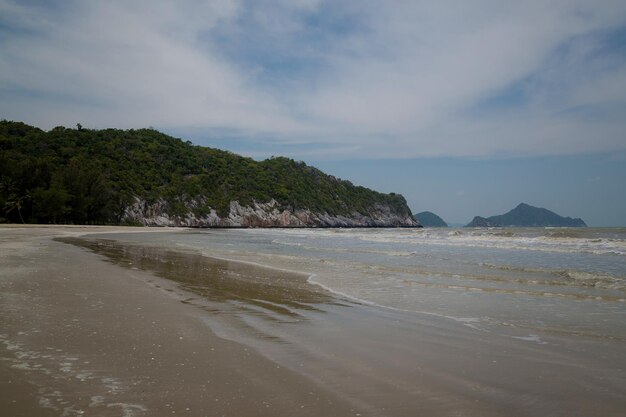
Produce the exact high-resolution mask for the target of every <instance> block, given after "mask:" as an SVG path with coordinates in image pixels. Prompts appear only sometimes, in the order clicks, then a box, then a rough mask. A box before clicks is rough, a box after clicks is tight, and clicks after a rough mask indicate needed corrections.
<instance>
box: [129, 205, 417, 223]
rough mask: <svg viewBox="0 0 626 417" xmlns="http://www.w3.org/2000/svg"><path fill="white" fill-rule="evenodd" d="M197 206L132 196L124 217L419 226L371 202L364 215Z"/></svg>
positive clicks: (273, 207) (271, 207) (144, 220)
mask: <svg viewBox="0 0 626 417" xmlns="http://www.w3.org/2000/svg"><path fill="white" fill-rule="evenodd" d="M199 205H200V204H199V203H196V202H191V203H188V204H187V208H188V209H189V211H188V212H187V213H185V214H184V215H182V216H176V215H170V214H168V213H167V211H166V206H167V204H166V203H165V202H164V201H157V202H156V203H152V204H149V203H147V202H146V201H144V200H141V199H139V198H135V201H134V203H133V204H132V205H130V206H129V207H128V208H127V209H126V212H125V214H124V220H125V221H126V222H132V223H141V224H143V225H145V226H185V227H421V225H420V223H419V222H418V221H416V220H415V219H413V218H412V217H411V216H410V214H409V213H408V212H407V213H396V212H394V210H393V209H392V208H391V207H390V206H386V205H382V204H375V205H374V207H373V209H372V210H370V212H369V213H368V214H367V215H363V214H361V213H358V212H354V213H352V215H351V216H331V215H329V214H327V213H313V212H311V211H310V210H291V209H280V207H279V204H278V203H277V202H276V201H275V200H271V201H269V202H267V203H258V202H255V203H254V204H253V205H252V206H242V205H241V204H239V202H238V201H232V202H231V203H230V210H229V213H228V215H226V216H220V215H218V213H217V212H216V211H215V210H210V212H209V213H206V214H204V215H196V214H194V208H195V206H199Z"/></svg>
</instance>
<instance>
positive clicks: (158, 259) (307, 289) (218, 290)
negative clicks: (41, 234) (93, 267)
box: [58, 238, 334, 318]
mask: <svg viewBox="0 0 626 417" xmlns="http://www.w3.org/2000/svg"><path fill="white" fill-rule="evenodd" d="M58 240H59V241H61V242H64V243H70V244H73V245H76V246H80V247H83V248H87V249H89V250H91V251H93V252H95V253H97V254H100V255H104V256H105V257H106V258H107V260H109V261H110V262H112V263H114V264H116V265H120V266H125V267H129V268H137V269H140V270H145V271H149V272H151V273H153V274H155V275H157V276H159V277H161V278H165V279H168V280H172V281H175V282H177V283H179V284H180V286H181V288H183V289H184V290H187V291H190V292H193V293H195V294H198V295H200V296H202V297H204V298H206V299H207V300H210V301H216V302H230V303H231V304H233V303H234V304H237V305H239V306H241V307H242V308H246V309H257V310H258V308H259V307H260V308H261V309H263V310H269V311H270V312H272V313H277V314H279V315H281V316H285V317H284V318H294V317H300V314H299V312H298V310H300V311H302V310H316V311H317V310H318V309H317V308H316V307H315V305H316V304H320V303H332V302H333V300H334V299H333V298H332V297H331V296H330V295H329V294H328V293H326V292H324V291H323V290H322V289H321V288H319V287H317V286H314V285H311V284H309V283H307V276H306V275H305V274H299V273H296V272H290V271H282V270H277V269H271V268H266V267H262V266H259V265H250V264H246V263H241V262H232V261H228V260H222V259H215V258H210V257H207V256H203V255H201V254H198V253H190V252H182V251H173V250H168V249H163V248H158V247H149V246H135V245H125V244H121V243H119V242H116V241H113V240H107V239H93V240H90V239H84V238H59V239H58ZM187 302H189V301H187ZM273 317H275V316H273Z"/></svg>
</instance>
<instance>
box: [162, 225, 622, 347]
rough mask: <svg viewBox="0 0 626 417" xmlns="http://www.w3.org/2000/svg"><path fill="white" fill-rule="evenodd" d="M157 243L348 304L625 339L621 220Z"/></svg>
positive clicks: (531, 331) (526, 334) (483, 327)
mask: <svg viewBox="0 0 626 417" xmlns="http://www.w3.org/2000/svg"><path fill="white" fill-rule="evenodd" d="M159 239H160V238H159V237H158V236H155V238H154V241H153V243H154V244H158V243H159V242H158V241H159ZM161 244H163V245H166V246H169V247H171V245H175V246H176V247H179V248H188V249H194V250H200V251H201V252H202V253H203V254H205V255H207V256H211V257H217V258H224V259H230V260H238V261H244V262H251V263H256V264H261V265H266V266H271V267H274V268H280V269H286V270H292V271H298V272H303V273H306V274H308V275H309V282H310V283H311V284H314V285H318V286H321V287H323V288H324V289H326V290H328V291H330V292H332V293H334V294H336V295H338V296H340V297H344V298H346V299H349V300H351V301H353V302H357V303H361V304H366V305H372V306H376V307H377V308H382V309H389V310H397V311H403V312H409V313H412V314H416V315H432V316H438V317H441V318H444V319H447V320H452V321H455V322H457V323H460V324H462V325H464V326H468V327H470V328H473V329H476V330H477V331H487V332H494V333H498V334H502V335H504V336H510V337H517V338H524V339H527V340H533V341H536V342H538V343H542V340H543V338H544V336H547V335H551V334H552V335H571V336H576V337H583V338H593V339H611V340H623V341H626V229H624V228H580V229H579V228H506V229H500V228H494V229H447V228H446V229H428V228H425V229H243V230H207V231H198V232H191V233H181V234H176V235H173V236H172V235H168V236H167V239H166V240H164V241H163V242H161Z"/></svg>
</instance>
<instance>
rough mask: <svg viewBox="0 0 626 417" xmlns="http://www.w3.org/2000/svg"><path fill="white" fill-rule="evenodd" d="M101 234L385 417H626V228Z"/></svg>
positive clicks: (249, 341) (128, 259)
mask: <svg viewBox="0 0 626 417" xmlns="http://www.w3.org/2000/svg"><path fill="white" fill-rule="evenodd" d="M95 236H96V241H97V242H98V243H95V244H93V245H92V246H90V248H91V249H92V250H94V251H95V252H97V253H101V254H104V255H105V256H107V257H109V259H113V260H115V262H117V263H121V264H123V265H125V266H127V267H129V268H133V269H145V270H150V271H153V273H155V274H156V275H158V276H161V277H163V278H166V279H168V280H174V281H178V282H179V283H180V285H181V288H183V289H185V290H189V291H191V293H193V295H191V296H190V295H184V294H182V295H180V296H179V298H180V299H181V300H182V301H183V302H185V303H189V304H196V305H197V306H198V307H199V308H200V309H202V308H204V310H203V311H206V312H207V313H206V314H205V315H204V316H202V317H203V318H202V320H204V321H205V323H206V325H207V326H208V327H209V328H210V330H211V331H212V332H214V333H215V334H217V335H218V336H220V337H223V338H226V339H230V340H233V341H235V342H239V343H243V344H246V345H249V346H251V347H252V348H254V349H256V350H257V351H259V352H261V353H262V354H264V355H265V356H267V357H268V358H270V359H271V360H273V361H274V362H276V363H277V364H278V365H279V366H284V367H287V368H289V369H291V370H292V371H294V372H297V373H300V374H302V375H304V376H305V377H307V378H309V379H312V380H314V381H316V382H317V383H318V384H319V385H320V386H323V387H325V388H328V389H332V390H334V391H335V392H337V393H338V395H340V396H342V397H343V398H348V399H350V401H353V402H354V404H355V407H358V408H359V409H365V410H369V414H370V415H381V416H382V415H390V416H404V415H407V416H409V415H429V416H452V415H454V416H457V415H458V416H502V415H507V416H534V415H542V416H565V415H567V416H589V415H598V416H600V415H624V414H619V413H621V412H622V411H623V410H626V388H625V387H626V355H625V353H626V228H401V229H385V228H360V229H348V228H346V229H194V230H185V231H181V232H168V233H125V234H117V235H102V234H101V235H95ZM106 242H114V243H106ZM107 245H110V247H109V249H106V248H107ZM119 245H122V246H119ZM146 248H148V249H146ZM150 248H157V249H150ZM107 250H108V252H107ZM176 253H186V254H188V257H187V258H185V257H180V256H179V255H176ZM209 260H212V261H211V262H209ZM242 265H243V266H244V267H242ZM272 271H273V272H272ZM292 272H293V274H292ZM268 277H269V278H268ZM294 283H295V284H294ZM153 285H154V283H153ZM159 285H161V284H159ZM200 299H212V300H213V301H214V302H216V303H217V304H213V305H206V304H202V302H201V301H200ZM416 410H422V411H423V413H422V414H416Z"/></svg>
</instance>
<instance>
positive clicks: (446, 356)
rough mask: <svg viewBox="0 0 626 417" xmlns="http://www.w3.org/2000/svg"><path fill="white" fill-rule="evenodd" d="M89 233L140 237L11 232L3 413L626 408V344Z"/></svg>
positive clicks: (3, 269) (1, 323) (1, 340)
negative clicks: (363, 296)
mask: <svg viewBox="0 0 626 417" xmlns="http://www.w3.org/2000/svg"><path fill="white" fill-rule="evenodd" d="M91 231H95V232H98V233H102V232H111V233H113V232H116V231H119V232H120V233H126V232H129V231H139V232H144V231H146V230H145V229H136V230H133V229H128V228H119V229H116V228H105V229H88V228H87V229H76V228H68V229H63V228H57V229H55V228H47V229H38V228H27V229H20V228H14V229H6V228H3V229H0V250H1V251H0V254H1V255H0V301H1V303H0V317H1V318H0V356H1V357H2V359H3V360H2V361H0V376H1V377H2V378H1V380H0V393H2V394H0V409H2V410H5V409H6V410H9V411H10V414H8V415H9V416H12V415H14V416H47V415H63V414H64V415H70V416H71V415H102V416H109V415H110V416H144V415H145V416H160V415H172V414H174V415H180V414H181V413H182V414H183V415H189V416H204V415H206V416H221V415H233V416H264V415H267V416H300V415H302V416H305V415H320V416H352V415H363V416H365V415H369V416H428V417H439V416H481V417H482V416H590V415H594V416H619V415H622V414H623V411H624V410H625V409H626V388H625V387H626V375H625V372H624V370H625V369H624V368H626V363H625V359H624V356H623V351H621V350H620V349H616V346H621V345H623V341H606V340H593V339H584V338H581V339H575V340H573V339H571V338H569V337H561V336H559V335H554V336H552V337H551V338H550V339H549V340H548V341H547V342H544V341H543V340H541V341H538V340H519V339H514V338H510V337H508V338H504V337H501V336H498V335H494V334H491V333H487V332H480V331H477V330H476V329H473V328H471V326H467V325H464V324H462V323H456V322H451V321H449V320H445V319H442V318H439V317H432V316H420V315H417V316H416V315H412V314H405V313H402V312H398V311H390V310H385V309H379V308H374V307H371V306H364V305H359V304H355V303H353V302H350V301H349V300H345V299H341V298H338V297H336V296H333V295H331V294H329V293H326V292H325V291H323V290H322V289H321V288H319V287H316V286H312V285H310V284H308V283H307V281H306V275H303V274H294V273H290V272H286V271H277V270H275V269H269V268H262V267H259V266H254V265H248V264H243V263H238V262H229V261H224V260H219V259H211V258H209V257H206V256H201V255H200V254H199V253H197V252H194V251H192V250H183V249H180V248H178V249H177V250H172V249H171V248H166V247H155V246H152V245H151V244H150V241H151V239H150V235H149V234H145V235H143V234H142V235H136V236H141V239H138V240H137V239H133V242H124V241H123V240H124V239H121V238H120V235H114V234H111V235H107V234H98V235H89V236H83V237H80V238H77V237H76V236H72V235H76V234H78V233H84V232H91ZM150 231H152V230H150ZM170 232H171V233H177V232H175V231H170ZM55 236H62V237H61V238H60V239H56V240H53V239H52V238H53V237H55ZM469 324H471V323H469ZM616 343H617V345H616Z"/></svg>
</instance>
